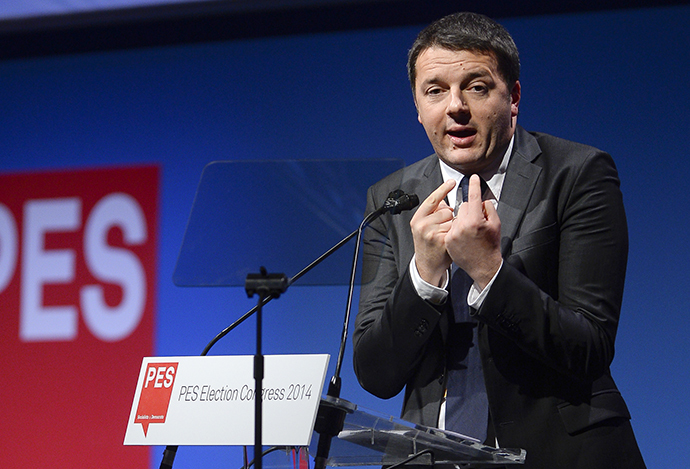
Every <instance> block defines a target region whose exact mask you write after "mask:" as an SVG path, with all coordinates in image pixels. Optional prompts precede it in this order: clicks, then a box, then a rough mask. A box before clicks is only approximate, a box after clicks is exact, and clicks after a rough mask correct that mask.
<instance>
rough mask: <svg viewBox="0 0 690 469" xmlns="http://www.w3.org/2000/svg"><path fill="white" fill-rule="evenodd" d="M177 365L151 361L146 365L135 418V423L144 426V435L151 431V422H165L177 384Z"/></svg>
mask: <svg viewBox="0 0 690 469" xmlns="http://www.w3.org/2000/svg"><path fill="white" fill-rule="evenodd" d="M177 365H178V364H177V363H149V364H148V366H147V367H146V376H145V378H144V384H143V385H142V387H141V396H140V397H139V405H138V406H137V413H136V417H135V418H134V423H140V424H141V425H142V427H143V428H144V436H146V434H147V433H148V431H149V424H151V423H165V417H166V416H167V413H168V406H169V405H170V396H171V395H172V390H173V384H175V375H176V374H177Z"/></svg>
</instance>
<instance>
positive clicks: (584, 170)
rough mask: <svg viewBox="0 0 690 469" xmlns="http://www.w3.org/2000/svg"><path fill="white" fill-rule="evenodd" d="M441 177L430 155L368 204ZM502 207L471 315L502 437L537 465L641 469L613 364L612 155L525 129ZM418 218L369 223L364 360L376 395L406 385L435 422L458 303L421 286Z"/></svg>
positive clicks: (409, 405) (620, 243)
mask: <svg viewBox="0 0 690 469" xmlns="http://www.w3.org/2000/svg"><path fill="white" fill-rule="evenodd" d="M441 183H442V180H441V172H440V167H439V162H438V158H437V156H436V155H432V156H430V157H428V158H425V159H423V160H421V161H419V162H417V163H416V164H413V165H411V166H408V167H406V168H404V169H402V170H400V171H398V172H396V173H394V174H392V175H390V176H389V177H387V178H385V179H384V180H382V181H380V182H379V183H377V184H375V185H374V186H372V187H371V188H370V190H369V192H368V204H367V212H370V211H372V210H375V209H376V208H377V207H378V206H380V204H381V203H382V202H383V201H384V200H385V199H386V195H387V194H388V193H389V192H390V191H392V190H394V189H398V188H400V189H402V190H403V191H405V192H408V193H416V194H417V195H418V196H419V199H420V200H422V201H423V200H424V199H426V197H427V196H428V195H429V194H430V193H431V192H432V191H433V190H434V189H436V188H437V187H438V186H439V185H440V184H441ZM498 214H499V217H500V219H501V249H502V254H503V259H504V263H503V266H502V268H501V270H500V271H499V273H498V276H497V278H496V280H495V282H494V284H493V286H492V288H491V290H490V292H489V294H488V296H487V297H486V299H485V301H484V302H483V304H482V306H481V308H480V309H479V310H478V311H474V312H473V313H475V315H476V318H477V319H478V321H479V347H480V352H481V357H482V363H483V370H484V379H485V382H486V389H487V393H488V397H489V407H490V413H491V419H492V422H493V425H494V429H495V432H496V436H497V438H498V441H499V444H500V446H502V447H510V448H524V449H526V450H527V465H526V466H525V467H530V468H537V467H539V468H542V467H543V468H548V469H554V468H560V467H563V468H568V469H571V468H583V469H584V468H587V469H597V468H605V469H611V468H617V467H620V468H626V469H631V468H639V467H644V463H643V462H642V458H641V456H640V454H639V450H638V449H637V443H636V442H635V438H634V435H633V433H632V430H631V427H630V423H629V419H630V415H629V413H628V409H627V407H626V405H625V402H624V401H623V398H622V397H621V395H620V393H619V391H618V390H617V388H616V386H615V384H614V381H613V379H612V378H611V374H610V371H609V365H610V363H611V361H612V359H613V354H614V340H615V336H616V329H617V326H618V318H619V313H620V307H621V301H622V295H623V284H624V279H625V269H626V262H627V252H628V238H627V224H626V219H625V212H624V209H623V202H622V196H621V193H620V190H619V180H618V175H617V171H616V168H615V166H614V163H613V161H612V159H611V157H610V156H609V155H607V154H606V153H603V152H601V151H599V150H596V149H594V148H592V147H588V146H584V145H580V144H577V143H573V142H569V141H566V140H562V139H558V138H555V137H552V136H548V135H545V134H537V133H528V132H526V131H525V130H524V129H522V128H521V127H519V126H518V128H517V130H516V138H515V145H514V149H513V154H512V155H511V159H510V163H509V165H508V170H507V172H506V177H505V180H504V184H503V189H502V192H501V197H500V201H499V205H498ZM412 215H413V212H404V213H402V214H399V215H385V216H383V217H381V218H380V219H379V220H377V222H375V223H374V224H372V226H371V227H370V228H368V229H367V230H366V231H365V240H364V248H363V255H364V266H363V283H362V289H361V295H360V309H359V313H358V315H357V319H356V326H355V332H354V335H353V344H354V366H355V372H356V373H357V376H358V379H359V381H360V383H361V385H362V386H363V387H364V388H365V389H367V390H368V391H369V392H371V393H373V394H374V395H376V396H378V397H381V398H390V397H393V396H395V395H397V394H398V393H399V392H400V391H401V390H403V389H405V399H404V405H403V411H402V418H403V419H406V420H409V421H412V422H415V423H420V424H423V425H428V426H436V425H437V421H438V415H439V409H440V403H441V400H442V397H443V393H444V389H445V339H446V334H447V330H448V318H449V317H450V314H451V312H450V305H449V304H446V305H443V306H436V305H432V304H430V303H428V302H426V301H424V300H422V299H421V298H420V297H419V296H418V295H417V294H416V292H415V290H414V287H413V286H412V283H411V280H410V274H409V270H408V267H409V264H410V261H411V259H412V256H413V253H414V247H413V242H412V234H411V231H410V227H409V223H410V219H411V218H412ZM448 303H449V302H448Z"/></svg>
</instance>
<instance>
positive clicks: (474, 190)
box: [467, 174, 482, 204]
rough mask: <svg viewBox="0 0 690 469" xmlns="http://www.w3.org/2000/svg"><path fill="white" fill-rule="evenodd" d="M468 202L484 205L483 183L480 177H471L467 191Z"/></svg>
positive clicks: (474, 175)
mask: <svg viewBox="0 0 690 469" xmlns="http://www.w3.org/2000/svg"><path fill="white" fill-rule="evenodd" d="M467 201H468V202H470V203H474V204H476V203H479V204H481V203H482V183H481V179H479V176H478V175H476V174H473V175H472V176H470V184H469V187H468V189H467Z"/></svg>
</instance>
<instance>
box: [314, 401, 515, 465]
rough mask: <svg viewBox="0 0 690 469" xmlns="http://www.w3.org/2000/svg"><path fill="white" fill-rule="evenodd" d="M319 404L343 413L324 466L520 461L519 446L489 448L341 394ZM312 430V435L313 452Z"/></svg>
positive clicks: (511, 463)
mask: <svg viewBox="0 0 690 469" xmlns="http://www.w3.org/2000/svg"><path fill="white" fill-rule="evenodd" d="M321 406H328V407H334V408H338V409H341V410H342V411H343V412H344V413H345V419H344V422H343V427H342V430H340V432H339V433H338V436H337V437H336V438H334V439H333V441H332V444H331V450H330V454H329V456H328V459H327V465H328V466H333V467H339V466H392V465H397V464H401V463H403V462H405V461H408V462H409V464H410V465H415V466H432V465H451V466H452V465H457V466H459V467H461V468H479V467H487V468H488V467H492V466H496V465H516V467H519V465H521V464H524V462H525V456H526V452H525V450H523V449H505V448H492V447H490V446H486V445H484V444H482V443H480V442H479V441H477V440H474V439H472V438H469V437H465V436H462V435H459V434H457V433H453V432H449V431H444V430H439V429H436V428H430V427H425V426H423V425H416V424H413V423H410V422H406V421H404V420H401V419H398V418H395V417H391V416H386V415H383V414H379V413H377V412H375V411H372V410H367V409H362V408H360V407H358V406H357V405H355V404H353V403H350V402H347V401H345V400H342V399H334V398H330V397H328V396H326V397H324V398H322V400H321ZM317 425H318V422H317ZM316 440H317V435H314V437H313V438H312V444H311V446H310V453H312V454H314V453H315V451H316V449H315V441H316Z"/></svg>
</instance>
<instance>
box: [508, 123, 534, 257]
mask: <svg viewBox="0 0 690 469" xmlns="http://www.w3.org/2000/svg"><path fill="white" fill-rule="evenodd" d="M540 154H541V149H540V148H539V144H538V143H537V140H536V139H535V138H534V137H533V136H532V135H530V134H529V133H527V132H526V131H525V130H524V129H523V128H522V127H519V126H518V128H517V130H516V132H515V149H514V150H513V155H512V156H511V157H510V162H509V163H508V170H507V171H506V177H505V180H504V181H503V188H502V189H501V199H500V201H499V204H498V216H499V218H500V219H501V254H503V256H504V257H505V256H507V254H508V252H509V251H510V248H511V246H512V242H513V238H514V237H515V234H516V232H517V229H518V227H519V226H520V223H521V222H522V219H523V217H524V216H525V211H526V210H527V204H528V203H529V200H530V198H531V197H532V192H533V191H534V187H535V185H536V183H537V180H538V179H539V174H540V173H541V168H540V167H539V166H537V165H535V164H533V163H532V161H534V159H535V158H536V157H537V156H539V155H540Z"/></svg>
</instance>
